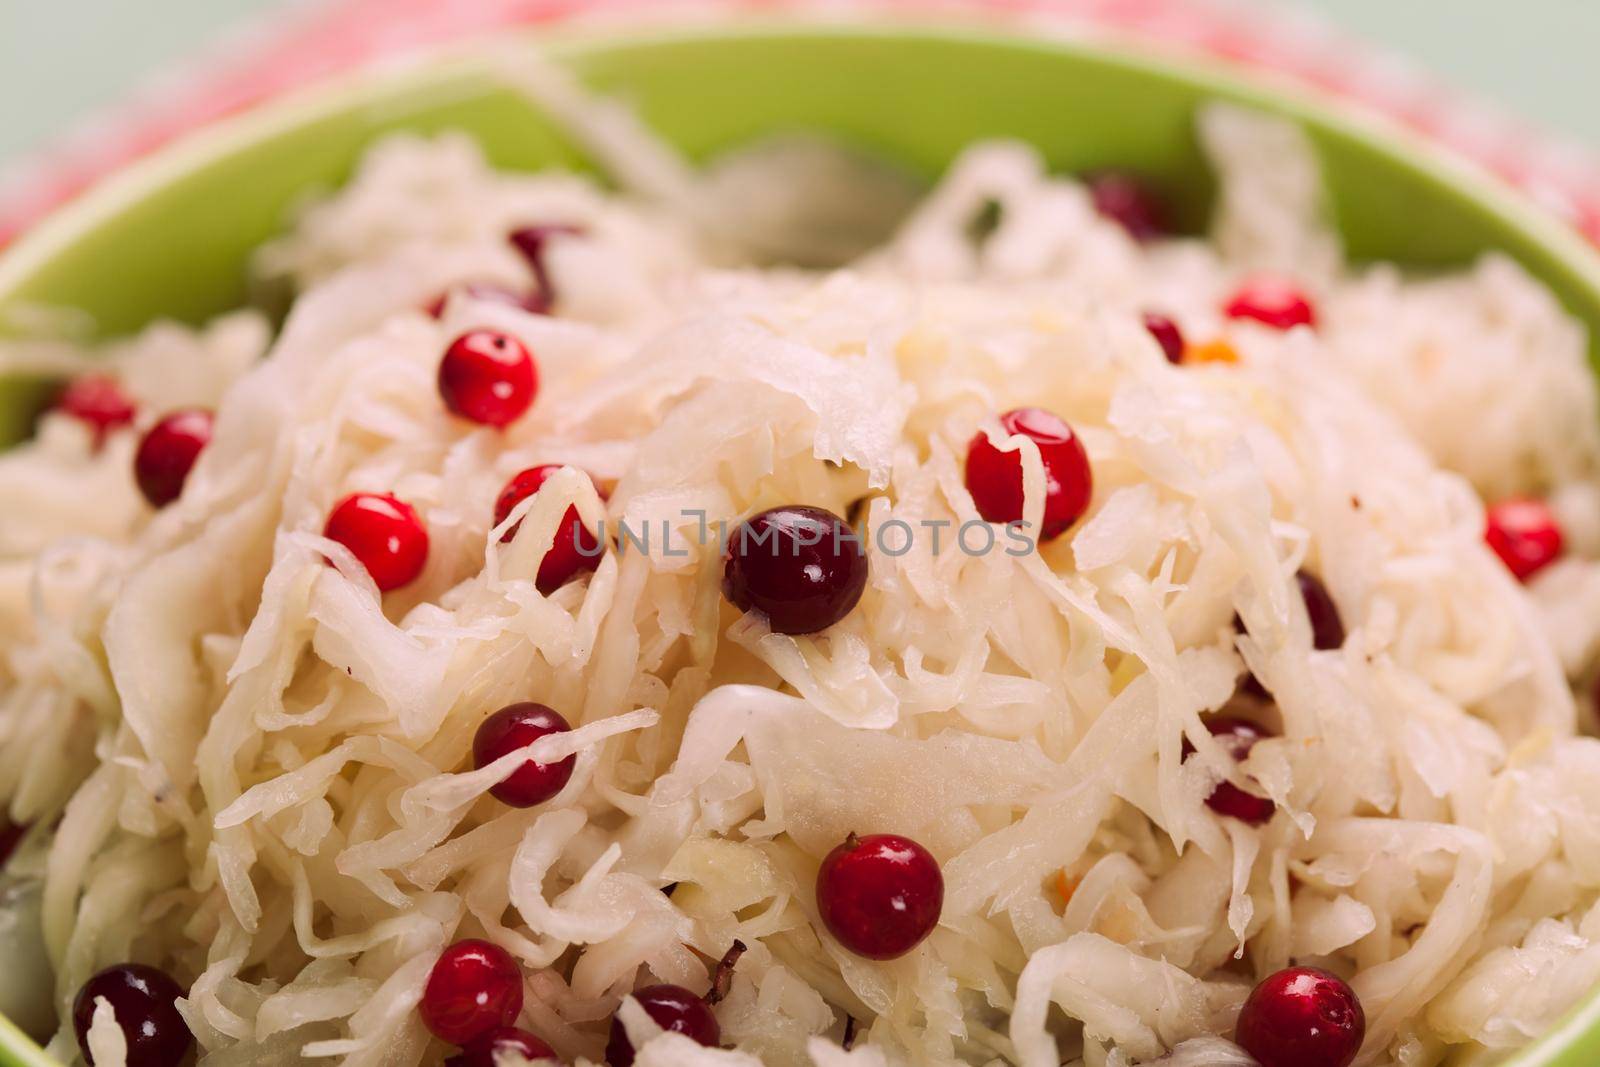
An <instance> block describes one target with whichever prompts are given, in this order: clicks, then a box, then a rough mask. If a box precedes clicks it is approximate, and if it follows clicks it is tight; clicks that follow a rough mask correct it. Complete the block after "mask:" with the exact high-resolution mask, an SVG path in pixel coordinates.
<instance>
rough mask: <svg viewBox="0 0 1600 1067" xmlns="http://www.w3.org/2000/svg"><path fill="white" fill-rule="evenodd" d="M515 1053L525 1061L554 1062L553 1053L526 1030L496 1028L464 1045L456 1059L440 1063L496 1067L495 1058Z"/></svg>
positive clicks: (466, 1066) (453, 1057)
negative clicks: (503, 1054)
mask: <svg viewBox="0 0 1600 1067" xmlns="http://www.w3.org/2000/svg"><path fill="white" fill-rule="evenodd" d="M500 1052H516V1053H518V1054H519V1055H521V1056H522V1057H523V1058H524V1059H528V1060H554V1059H558V1058H559V1057H557V1056H556V1053H555V1049H553V1048H551V1047H550V1046H549V1045H547V1044H545V1043H544V1042H543V1041H541V1040H539V1038H538V1037H536V1036H535V1035H533V1034H530V1033H528V1031H526V1030H518V1029H517V1028H516V1027H515V1026H499V1027H496V1028H495V1029H493V1030H490V1031H488V1032H487V1033H484V1034H480V1035H478V1036H477V1037H475V1038H473V1039H472V1040H471V1041H469V1042H467V1044H466V1045H465V1047H463V1048H462V1050H461V1052H460V1054H459V1055H455V1056H451V1057H450V1058H449V1059H447V1060H445V1061H444V1067H498V1065H497V1064H496V1063H495V1061H494V1060H495V1054H496V1053H500Z"/></svg>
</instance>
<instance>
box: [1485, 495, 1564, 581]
mask: <svg viewBox="0 0 1600 1067" xmlns="http://www.w3.org/2000/svg"><path fill="white" fill-rule="evenodd" d="M1484 538H1485V539H1486V540H1487V541H1488V542H1489V547H1490V548H1492V549H1494V551H1495V555H1497V556H1499V557H1500V558H1501V559H1502V560H1503V561H1505V565H1506V566H1507V567H1509V568H1511V573H1512V574H1514V575H1516V576H1517V580H1518V581H1520V582H1525V581H1527V580H1528V579H1529V578H1532V577H1533V576H1534V575H1535V574H1537V573H1539V571H1541V570H1543V569H1544V568H1545V567H1548V566H1549V565H1550V564H1552V563H1554V562H1555V561H1556V557H1557V556H1559V555H1561V545H1562V538H1561V527H1560V525H1558V524H1557V523H1556V517H1555V515H1553V514H1551V512H1550V508H1549V507H1548V506H1546V504H1545V502H1544V501H1542V500H1533V499H1531V498H1528V497H1516V498H1513V499H1511V500H1502V501H1500V502H1499V503H1498V504H1495V505H1493V506H1492V507H1490V508H1489V521H1488V526H1487V529H1486V530H1485V532H1484Z"/></svg>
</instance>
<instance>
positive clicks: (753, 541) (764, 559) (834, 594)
mask: <svg viewBox="0 0 1600 1067" xmlns="http://www.w3.org/2000/svg"><path fill="white" fill-rule="evenodd" d="M722 560H723V569H722V595H723V596H725V597H727V598H728V600H729V601H730V602H731V603H732V604H733V605H734V607H736V608H738V609H739V610H741V611H759V612H761V613H762V614H763V615H765V616H766V617H767V622H768V624H769V625H771V627H772V629H773V631H774V632H775V633H780V634H811V633H816V632H817V631H818V630H826V629H827V628H828V627H830V626H832V625H833V624H834V623H836V622H838V621H839V620H840V619H842V618H844V617H845V616H846V615H848V614H850V612H851V611H852V610H853V609H854V608H855V606H856V603H857V602H858V601H860V599H861V593H862V590H864V589H865V588H866V587H867V554H866V552H865V550H863V549H862V547H861V541H860V539H859V538H857V537H856V535H855V532H854V531H853V530H851V529H850V527H849V526H848V525H847V524H846V523H845V521H844V520H843V519H841V518H840V517H839V516H837V515H835V514H834V513H833V512H831V511H827V510H825V509H823V508H814V507H808V506H805V505H802V504H790V505H788V506H786V507H781V508H772V509H771V510H768V511H763V512H760V513H759V514H756V515H752V516H750V518H748V519H746V520H745V521H744V522H742V523H740V524H739V528H738V529H737V530H735V531H734V532H733V536H732V537H730V538H729V539H728V547H727V551H725V552H724V553H723V556H722Z"/></svg>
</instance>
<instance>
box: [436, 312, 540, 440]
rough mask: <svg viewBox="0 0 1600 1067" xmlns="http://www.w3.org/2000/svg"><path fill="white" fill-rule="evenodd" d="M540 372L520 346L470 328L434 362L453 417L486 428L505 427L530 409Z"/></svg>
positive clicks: (490, 332)
mask: <svg viewBox="0 0 1600 1067" xmlns="http://www.w3.org/2000/svg"><path fill="white" fill-rule="evenodd" d="M538 391H539V372H538V370H537V369H536V368H535V367H534V365H533V356H532V355H531V354H530V353H529V352H528V349H527V348H526V347H525V346H524V345H523V343H522V342H521V341H519V340H517V339H516V338H515V337H512V336H510V335H508V334H503V333H501V332H499V331H498V330H472V331H470V332H468V333H464V334H462V335H461V336H460V337H457V338H456V339H455V340H454V341H452V342H451V343H450V347H449V348H448V349H447V350H446V351H445V354H444V359H442V360H441V361H440V362H439V394H440V395H441V396H443V397H444V406H445V407H447V408H449V409H450V411H451V412H452V413H453V414H456V415H459V416H461V417H462V418H463V419H470V420H472V421H473V422H481V423H483V424H484V425H485V426H497V427H498V426H509V425H511V424H512V423H513V422H516V421H517V420H518V419H519V418H521V417H522V415H523V413H524V412H526V411H527V410H528V408H529V407H531V406H532V405H533V398H534V396H535V395H536V394H537V393H538Z"/></svg>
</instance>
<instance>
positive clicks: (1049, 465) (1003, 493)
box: [967, 408, 1094, 541]
mask: <svg viewBox="0 0 1600 1067" xmlns="http://www.w3.org/2000/svg"><path fill="white" fill-rule="evenodd" d="M1000 428H1001V429H1002V430H1003V431H1005V433H1006V434H1008V435H1013V436H1014V435H1017V434H1021V435H1022V436H1023V437H1027V438H1029V439H1030V440H1032V441H1033V443H1034V444H1036V445H1038V446H1039V459H1040V460H1041V461H1042V462H1043V464H1044V494H1045V495H1044V529H1043V530H1042V531H1040V539H1041V540H1044V541H1048V540H1050V539H1051V538H1054V537H1059V536H1061V535H1062V534H1063V533H1065V532H1066V531H1067V528H1068V527H1070V526H1071V525H1072V524H1073V523H1075V522H1077V521H1078V519H1079V518H1081V517H1082V516H1083V513H1084V512H1085V511H1088V510H1089V498H1090V496H1091V495H1093V493H1094V475H1093V473H1092V472H1091V471H1090V469H1089V454H1088V453H1087V452H1085V451H1084V450H1083V442H1082V441H1080V440H1078V435H1077V434H1075V433H1073V432H1072V427H1071V426H1068V425H1067V424H1066V422H1065V420H1063V419H1062V418H1061V417H1060V416H1058V415H1054V414H1052V413H1051V412H1048V411H1044V410H1042V409H1040V408H1017V409H1016V410H1015V411H1008V412H1006V413H1005V414H1004V415H1002V416H1000ZM967 492H969V493H971V494H972V502H973V503H974V504H976V505H977V508H978V514H980V515H982V516H983V517H984V519H985V520H987V521H988V522H1000V523H1009V522H1018V521H1020V520H1021V519H1022V453H1021V452H1019V451H1011V452H1002V451H1000V449H999V448H997V447H996V446H995V444H994V442H992V441H990V440H989V435H988V434H986V433H983V432H982V431H980V432H979V433H978V434H976V435H975V436H974V437H973V438H972V441H971V443H969V444H968V445H967Z"/></svg>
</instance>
